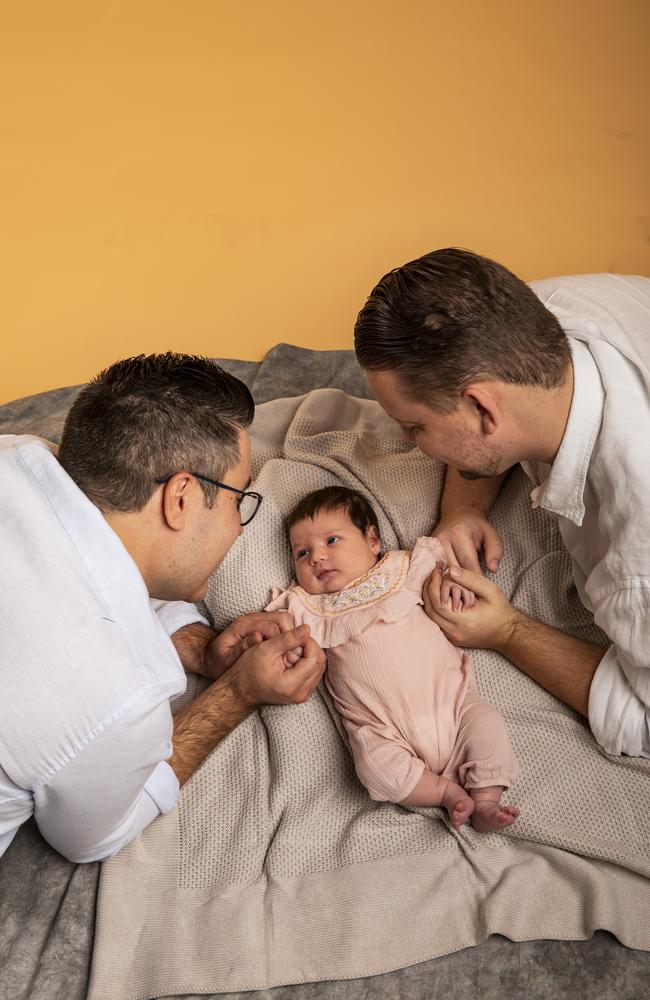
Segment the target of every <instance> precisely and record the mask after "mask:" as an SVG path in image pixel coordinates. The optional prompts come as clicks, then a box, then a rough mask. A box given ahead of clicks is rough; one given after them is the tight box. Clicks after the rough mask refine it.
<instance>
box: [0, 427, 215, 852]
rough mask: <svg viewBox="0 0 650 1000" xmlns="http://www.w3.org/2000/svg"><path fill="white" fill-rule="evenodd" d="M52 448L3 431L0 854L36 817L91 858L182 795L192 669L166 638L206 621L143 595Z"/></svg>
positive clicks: (133, 570) (184, 607) (126, 560)
mask: <svg viewBox="0 0 650 1000" xmlns="http://www.w3.org/2000/svg"><path fill="white" fill-rule="evenodd" d="M53 450H54V446H53V445H50V444H49V443H48V442H46V441H43V440H41V439H40V438H35V437H33V436H31V435H29V436H28V435H22V436H16V435H2V436H0V553H1V556H0V855H2V854H3V853H4V851H5V850H6V849H7V847H8V845H9V843H10V842H11V840H12V838H13V837H14V835H15V833H16V830H17V829H18V827H19V826H20V825H21V823H23V822H25V820H27V819H28V818H29V817H30V816H31V815H32V814H34V816H35V819H36V822H37V824H38V826H39V829H40V830H41V833H42V834H43V836H44V837H45V839H46V840H47V841H49V843H50V844H52V846H53V847H55V848H56V849H57V850H58V851H60V852H61V854H63V855H65V856H66V857H67V858H69V859H70V860H73V861H95V860H98V859H100V858H104V857H109V856H112V855H113V854H115V853H116V852H117V851H118V850H119V849H120V848H121V847H122V846H123V845H124V844H126V843H128V841H130V840H131V839H132V838H133V837H135V836H136V834H138V833H139V832H140V830H142V829H143V828H144V827H145V826H147V825H148V824H149V823H150V822H151V821H152V820H153V819H154V818H155V817H156V816H157V815H159V813H164V812H168V811H169V810H170V809H172V808H173V806H174V805H175V803H176V800H177V798H178V790H179V786H178V780H177V778H176V775H175V774H174V772H173V770H172V769H171V767H170V766H169V764H167V763H166V760H167V758H168V757H170V755H171V752H172V744H171V735H172V716H171V709H170V705H169V700H170V698H173V697H175V696H177V695H178V694H180V693H181V692H182V691H184V690H185V686H186V676H185V673H184V671H183V667H182V665H181V662H180V660H179V658H178V655H177V653H176V650H175V648H174V645H173V643H172V642H171V640H170V639H169V635H171V634H172V633H173V632H175V631H176V630H177V629H178V628H181V627H182V626H183V625H186V624H189V623H190V622H194V621H204V619H203V618H202V617H201V615H199V613H198V611H197V610H196V608H195V607H194V605H191V604H184V603H183V602H171V603H165V602H150V600H149V595H148V593H147V589H146V586H145V583H144V580H143V579H142V576H141V575H140V572H139V570H138V568H137V566H136V564H135V562H134V561H133V560H132V558H131V556H130V555H129V554H128V552H127V551H126V549H125V548H124V546H123V545H122V542H121V541H120V539H119V538H118V536H117V535H116V534H115V532H114V531H113V530H112V528H111V527H110V526H109V525H108V523H107V521H106V520H105V518H104V517H103V516H102V514H101V512H100V511H99V509H98V508H97V507H96V506H95V505H94V504H92V503H91V502H90V500H89V499H88V498H87V497H86V496H85V494H84V493H83V492H82V491H81V490H80V489H79V488H78V487H77V486H76V484H75V483H74V482H73V480H72V479H71V478H70V477H69V476H68V475H67V473H66V472H65V470H64V469H63V467H62V466H61V465H60V464H59V462H58V461H57V459H56V457H55V455H54V453H53ZM155 608H158V609H159V614H156V611H155Z"/></svg>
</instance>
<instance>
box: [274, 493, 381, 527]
mask: <svg viewBox="0 0 650 1000" xmlns="http://www.w3.org/2000/svg"><path fill="white" fill-rule="evenodd" d="M321 510H345V511H346V512H347V515H348V517H349V518H350V520H351V521H352V523H353V524H354V526H355V527H356V528H358V529H359V531H361V532H362V533H363V534H364V535H365V533H366V529H367V528H370V527H372V528H374V529H375V531H376V532H377V537H378V538H379V522H378V520H377V515H376V514H375V512H374V510H373V509H372V507H371V506H370V504H369V503H368V501H367V500H366V498H365V497H364V496H362V494H361V493H359V492H358V490H351V489H348V487H347V486H325V487H323V489H321V490H314V491H313V492H312V493H308V494H307V496H306V497H303V498H302V500H301V501H300V502H299V503H297V504H296V506H295V507H294V508H293V510H292V511H291V513H290V514H289V516H288V517H287V521H286V525H287V531H291V529H292V528H293V526H294V524H298V521H304V520H305V518H307V517H308V518H309V519H310V520H313V518H314V517H315V516H316V514H318V513H319V512H320V511H321Z"/></svg>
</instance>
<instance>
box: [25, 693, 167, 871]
mask: <svg viewBox="0 0 650 1000" xmlns="http://www.w3.org/2000/svg"><path fill="white" fill-rule="evenodd" d="M152 702H153V704H152ZM172 728H173V722H172V715H171V710H170V707H169V701H168V700H167V697H166V696H165V694H164V693H163V692H162V691H161V690H160V689H159V690H152V689H151V688H148V689H146V690H145V691H144V692H143V693H141V694H140V695H139V696H138V697H137V698H136V699H134V700H132V701H131V702H130V703H129V704H128V705H127V706H126V707H125V709H124V711H122V712H121V713H120V714H119V715H118V717H117V718H116V719H115V720H114V721H112V722H111V723H110V724H109V725H107V726H105V727H104V728H103V729H102V730H101V731H100V732H99V733H98V735H97V736H96V737H95V738H94V739H93V740H92V741H91V742H90V743H89V744H87V745H86V746H84V747H83V748H82V749H81V750H79V752H78V753H77V754H76V755H75V756H74V757H73V758H72V759H71V760H69V761H68V762H67V763H66V764H65V765H64V766H63V767H61V768H60V769H59V770H58V771H57V772H56V773H55V775H54V776H53V777H52V778H50V780H48V781H47V782H46V783H43V784H41V785H38V786H36V787H35V788H34V790H33V793H34V816H35V819H36V822H37V824H38V827H39V829H40V831H41V833H42V834H43V836H44V838H45V839H46V840H47V841H48V842H49V843H50V844H51V845H52V846H53V847H54V848H55V849H56V850H57V851H59V852H60V853H61V854H63V856H64V857H66V858H68V859H69V860H70V861H76V862H86V861H99V860H101V859H102V858H108V857H112V856H113V855H114V854H116V853H117V852H118V851H119V850H120V848H122V847H123V846H124V845H125V844H128V843H129V841H131V840H133V838H134V837H135V836H137V834H138V833H140V831H141V830H143V829H144V828H145V827H146V826H148V825H149V823H151V822H152V820H154V819H155V818H156V817H157V816H158V815H159V814H160V813H166V812H169V811H170V810H171V809H173V807H174V805H175V804H176V801H177V799H178V793H179V783H178V779H177V777H176V775H175V773H174V771H173V770H172V768H171V767H170V766H169V764H168V763H167V759H168V758H169V757H170V756H171V753H172V739H171V738H172Z"/></svg>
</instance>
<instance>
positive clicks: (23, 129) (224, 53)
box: [0, 0, 650, 401]
mask: <svg viewBox="0 0 650 1000" xmlns="http://www.w3.org/2000/svg"><path fill="white" fill-rule="evenodd" d="M649 36H650V4H648V2H647V0H445V2H443V0H402V2H399V3H398V2H396V0H345V2H343V0H328V2H327V3H323V2H318V3H316V2H312V0H293V2H289V0H247V2H245V3H232V2H226V0H185V2H183V0H128V2H115V0H56V2H52V0H40V2H39V0H21V2H15V3H11V2H6V3H4V4H3V5H2V11H1V13H0V87H1V88H2V93H1V94H0V174H1V177H0V180H1V183H0V202H1V204H0V232H1V238H0V255H1V259H0V287H1V288H2V292H1V294H0V310H1V315H0V322H1V326H0V330H1V337H2V351H1V354H0V357H1V359H2V362H1V363H2V370H1V371H0V401H1V400H7V399H10V398H14V397H17V396H20V395H24V394H28V393H32V392H38V391H41V390H44V389H47V388H50V387H53V386H57V385H65V384H72V383H75V382H79V381H83V380H85V379H86V378H88V377H90V376H91V375H92V374H94V373H95V372H96V371H97V370H99V368H101V367H102V366H104V365H106V364H108V363H110V362H111V361H113V360H115V359H117V358H119V357H124V356H127V355H131V354H136V353H139V352H142V351H144V352H151V351H156V350H166V349H168V348H174V349H176V350H181V351H196V352H201V353H205V354H210V355H221V356H230V357H247V358H252V359H256V358H260V357H261V356H262V355H263V353H264V351H265V350H266V349H267V348H268V347H270V346H271V345H272V344H274V343H276V342H277V341H279V340H287V341H290V342H292V343H296V344H301V345H303V346H308V347H321V348H322V347H346V346H351V334H352V326H353V321H354V318H355V315H356V312H357V310H358V309H359V308H360V306H361V304H362V303H363V301H364V299H365V296H366V295H367V293H368V292H369V290H370V288H371V286H372V284H373V283H374V282H375V281H376V280H377V279H378V278H379V277H380V276H381V274H383V273H384V272H385V271H386V270H388V269H389V268H390V267H393V266H396V265H397V264H400V263H402V262H403V261H405V260H408V259H411V258H412V257H415V256H418V255H419V254H421V253H424V252H425V251H427V250H430V249H433V248H435V247H438V246H446V245H450V244H453V245H459V246H465V247H469V248H471V249H474V250H477V251H479V252H482V253H485V254H487V255H489V256H493V257H495V258H497V259H498V260H501V261H502V262H503V263H506V264H507V265H509V266H510V267H511V268H513V269H514V270H516V271H517V272H518V273H519V274H521V276H522V277H525V278H528V279H530V278H533V277H541V276H544V275H549V274H554V273H571V272H581V271H582V272H584V271H594V270H618V271H624V272H637V273H638V272H641V273H650V204H649V195H648V182H649V180H650V133H649V129H648V108H649V107H650V73H649V71H648V68H647V67H648V54H647V43H648V37H649Z"/></svg>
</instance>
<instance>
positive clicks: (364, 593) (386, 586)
mask: <svg viewBox="0 0 650 1000" xmlns="http://www.w3.org/2000/svg"><path fill="white" fill-rule="evenodd" d="M408 568H409V553H408V552H401V551H399V552H387V553H386V554H385V555H384V556H382V558H381V559H380V560H379V562H376V563H375V565H374V566H371V567H370V569H369V570H367V571H366V572H365V573H364V574H363V576H359V577H357V579H356V580H353V581H352V583H350V584H348V586H347V587H344V589H343V590H337V591H336V592H335V593H333V594H308V593H307V591H306V590H303V588H302V587H299V586H298V584H297V583H294V584H293V586H292V587H291V588H290V591H289V592H290V593H294V594H296V596H297V597H299V598H300V600H301V601H302V603H303V604H304V605H305V607H306V608H308V609H309V611H312V612H313V613H314V614H317V615H323V616H335V615H341V614H345V612H346V611H351V610H352V609H353V608H366V607H368V606H369V605H371V604H376V603H377V601H383V600H384V598H385V597H388V595H389V594H392V593H394V592H395V591H396V590H399V588H400V587H401V586H402V584H403V583H404V581H405V580H406V575H407V573H408Z"/></svg>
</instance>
